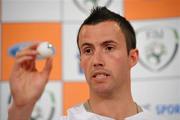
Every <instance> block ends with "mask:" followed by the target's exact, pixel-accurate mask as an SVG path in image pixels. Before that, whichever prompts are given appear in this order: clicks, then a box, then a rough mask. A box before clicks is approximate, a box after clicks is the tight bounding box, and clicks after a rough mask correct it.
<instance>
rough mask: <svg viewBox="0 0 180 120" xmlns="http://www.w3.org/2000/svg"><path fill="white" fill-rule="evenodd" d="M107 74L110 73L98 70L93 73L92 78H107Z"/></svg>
mask: <svg viewBox="0 0 180 120" xmlns="http://www.w3.org/2000/svg"><path fill="white" fill-rule="evenodd" d="M109 76H110V74H108V73H107V72H104V71H98V72H94V73H93V75H92V78H93V79H97V80H104V79H106V78H108V77H109Z"/></svg>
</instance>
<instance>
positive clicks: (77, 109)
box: [60, 104, 156, 120]
mask: <svg viewBox="0 0 180 120" xmlns="http://www.w3.org/2000/svg"><path fill="white" fill-rule="evenodd" d="M60 120H115V119H113V118H110V117H106V116H102V115H98V114H95V113H92V112H87V111H86V109H85V108H84V105H83V104H80V105H77V106H74V107H72V108H70V109H69V110H68V111H67V116H64V117H61V119H60ZM124 120H156V119H155V118H154V116H152V115H151V114H150V113H149V112H148V111H145V110H143V112H140V113H138V114H136V115H133V116H130V117H127V118H125V119H124Z"/></svg>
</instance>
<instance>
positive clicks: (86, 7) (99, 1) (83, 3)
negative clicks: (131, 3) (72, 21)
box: [73, 0, 112, 13]
mask: <svg viewBox="0 0 180 120" xmlns="http://www.w3.org/2000/svg"><path fill="white" fill-rule="evenodd" d="M73 1H74V3H75V5H76V6H77V7H78V8H79V9H80V10H81V11H83V12H84V13H89V12H90V10H91V9H92V8H93V7H96V6H99V5H100V6H106V7H108V6H109V5H110V4H111V1H112V0H73Z"/></svg>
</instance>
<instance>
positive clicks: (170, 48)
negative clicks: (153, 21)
mask: <svg viewBox="0 0 180 120" xmlns="http://www.w3.org/2000/svg"><path fill="white" fill-rule="evenodd" d="M136 33H137V47H138V49H139V51H140V60H139V62H140V64H141V65H143V66H144V67H145V68H147V69H148V70H151V71H158V70H162V69H164V68H165V67H167V66H168V65H169V64H170V63H171V62H172V61H173V59H174V57H175V56H176V53H177V51H178V47H179V45H178V44H179V43H178V42H179V33H178V32H177V30H176V29H175V28H170V27H161V26H147V27H143V28H140V29H137V31H136Z"/></svg>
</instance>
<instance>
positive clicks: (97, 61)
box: [92, 51, 105, 68]
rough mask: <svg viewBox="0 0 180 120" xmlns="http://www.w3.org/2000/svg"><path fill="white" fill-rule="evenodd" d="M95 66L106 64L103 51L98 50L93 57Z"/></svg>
mask: <svg viewBox="0 0 180 120" xmlns="http://www.w3.org/2000/svg"><path fill="white" fill-rule="evenodd" d="M92 65H93V67H96V68H97V67H103V66H104V65H105V61H104V58H103V53H102V52H100V51H96V52H95V53H94V55H93V58H92Z"/></svg>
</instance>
